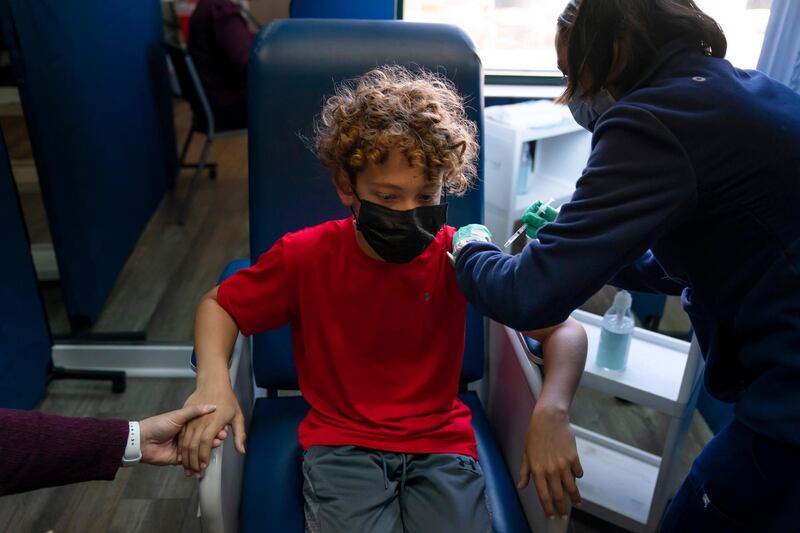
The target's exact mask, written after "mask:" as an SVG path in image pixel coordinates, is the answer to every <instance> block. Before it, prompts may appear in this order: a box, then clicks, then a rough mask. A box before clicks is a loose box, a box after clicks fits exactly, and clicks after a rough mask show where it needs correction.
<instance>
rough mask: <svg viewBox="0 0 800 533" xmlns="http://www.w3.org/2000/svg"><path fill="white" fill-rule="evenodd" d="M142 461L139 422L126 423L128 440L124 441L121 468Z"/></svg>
mask: <svg viewBox="0 0 800 533" xmlns="http://www.w3.org/2000/svg"><path fill="white" fill-rule="evenodd" d="M141 460H142V439H141V433H140V431H139V422H128V440H127V441H125V455H123V456H122V466H133V465H135V464H139V461H141Z"/></svg>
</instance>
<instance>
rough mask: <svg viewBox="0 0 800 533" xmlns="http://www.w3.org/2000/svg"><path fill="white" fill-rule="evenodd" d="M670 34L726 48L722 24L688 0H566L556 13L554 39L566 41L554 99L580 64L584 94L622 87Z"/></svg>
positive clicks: (721, 53)
mask: <svg viewBox="0 0 800 533" xmlns="http://www.w3.org/2000/svg"><path fill="white" fill-rule="evenodd" d="M675 40H681V41H683V42H685V43H687V44H688V45H690V46H696V47H697V49H698V50H701V51H702V52H704V53H706V54H708V55H711V56H714V57H725V52H726V51H727V49H728V42H727V40H726V39H725V34H724V33H723V31H722V28H720V26H719V24H717V22H716V21H715V20H714V19H713V18H711V17H710V16H708V15H706V14H705V13H704V12H703V11H701V10H700V8H699V7H697V4H695V2H694V1H693V0H570V2H569V4H567V7H566V8H565V9H564V11H563V13H561V15H560V16H559V17H558V34H557V36H556V41H557V43H558V44H559V46H563V45H566V47H567V64H566V65H561V67H562V68H564V70H565V71H566V72H565V73H566V75H567V88H566V90H565V91H564V93H563V94H562V95H561V97H560V98H559V101H560V102H564V103H565V102H567V101H569V99H570V98H572V96H573V94H575V91H576V88H577V83H578V80H579V78H580V76H581V72H582V71H583V69H588V71H589V74H590V77H591V80H592V83H591V86H589V87H583V89H584V91H585V94H586V95H587V96H591V95H593V94H595V93H597V91H599V90H600V89H601V88H603V87H607V86H609V85H612V86H615V87H618V88H619V89H620V90H621V91H622V92H627V91H628V90H629V89H631V88H632V87H633V85H634V84H635V83H636V82H637V81H639V79H641V77H642V76H644V75H645V73H646V71H647V68H648V67H649V66H650V65H651V63H652V62H653V60H654V59H655V57H656V54H657V52H658V50H659V48H661V47H662V46H664V45H665V44H667V43H669V42H671V41H675ZM615 43H617V44H616V47H617V51H616V52H615ZM615 53H616V55H618V57H619V58H620V62H619V64H617V65H615Z"/></svg>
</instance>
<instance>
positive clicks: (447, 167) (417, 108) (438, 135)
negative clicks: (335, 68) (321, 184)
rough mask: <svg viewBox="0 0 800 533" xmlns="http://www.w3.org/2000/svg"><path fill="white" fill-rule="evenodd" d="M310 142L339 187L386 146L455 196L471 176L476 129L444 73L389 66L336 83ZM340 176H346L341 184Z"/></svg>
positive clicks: (377, 160)
mask: <svg viewBox="0 0 800 533" xmlns="http://www.w3.org/2000/svg"><path fill="white" fill-rule="evenodd" d="M314 132H315V139H314V148H315V150H316V153H317V156H318V157H319V159H320V160H321V161H322V163H323V164H324V165H325V166H327V167H328V168H330V169H331V170H332V171H333V172H334V179H336V180H337V182H338V183H339V184H340V186H349V185H351V184H354V183H355V177H356V174H358V173H359V172H360V171H362V170H363V169H364V168H365V167H366V166H367V164H368V163H369V162H372V163H373V164H381V163H383V162H385V161H386V159H387V157H388V156H389V153H390V152H391V151H392V150H399V151H400V152H401V153H402V154H403V155H405V157H406V159H407V160H408V164H409V165H410V166H411V167H412V168H416V169H421V170H422V171H423V173H424V175H425V177H426V178H427V179H429V180H432V181H439V180H440V179H441V182H442V184H443V186H444V189H445V191H447V192H448V193H450V194H455V195H462V194H464V193H465V192H466V191H467V190H468V189H469V188H470V186H471V184H472V182H473V180H474V179H475V177H476V174H477V169H476V164H475V161H476V158H477V155H478V142H477V141H476V137H477V127H476V126H475V123H474V122H472V121H471V120H469V119H468V118H467V117H466V114H465V112H464V100H463V98H461V96H459V94H458V92H457V91H456V89H455V86H454V85H453V84H452V83H451V82H450V81H449V80H448V79H447V78H445V77H444V76H442V75H439V74H435V73H433V72H430V71H427V70H424V69H419V70H417V71H415V72H412V71H410V70H409V69H407V68H404V67H401V66H397V65H384V66H381V67H378V68H375V69H373V70H370V71H369V72H367V73H366V74H364V75H363V76H361V77H360V78H358V79H356V80H349V81H347V82H344V83H342V84H341V85H339V86H338V87H337V88H336V92H335V94H334V95H333V96H330V97H329V98H328V99H327V100H326V101H325V105H324V106H323V108H322V113H321V114H320V116H319V117H318V118H317V120H316V122H315V124H314ZM343 180H349V183H347V182H346V181H343Z"/></svg>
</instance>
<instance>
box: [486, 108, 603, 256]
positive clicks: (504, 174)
mask: <svg viewBox="0 0 800 533" xmlns="http://www.w3.org/2000/svg"><path fill="white" fill-rule="evenodd" d="M484 132H485V136H486V137H485V154H484V155H485V157H484V164H485V167H484V176H485V187H484V191H485V192H484V194H485V199H486V200H485V202H486V206H485V207H486V210H485V216H486V226H488V228H489V230H490V231H491V232H492V235H493V236H494V240H495V243H498V244H502V243H503V242H505V240H506V239H507V238H508V237H509V236H510V235H511V233H512V232H513V231H514V229H515V228H514V222H515V221H516V220H519V218H520V217H521V216H522V213H524V212H525V210H526V209H527V208H528V207H530V205H531V204H532V203H533V202H535V201H536V200H542V201H545V202H546V201H547V200H549V199H550V198H553V199H554V200H555V201H554V202H553V206H554V207H559V206H560V205H561V204H563V203H564V202H566V201H567V200H569V199H570V197H571V196H572V192H573V191H574V190H575V182H576V181H577V180H578V178H579V177H580V175H581V172H582V171H583V169H584V167H585V166H586V161H587V159H588V158H589V152H590V149H591V146H590V145H591V134H590V133H589V132H588V131H586V130H584V129H583V128H582V127H581V126H579V125H578V124H577V123H576V122H575V121H574V120H573V119H572V115H570V112H569V109H568V108H567V107H566V106H561V105H557V104H554V103H552V102H550V101H544V100H543V101H538V102H525V103H523V104H512V105H508V106H493V107H489V108H487V109H486V120H485V121H484Z"/></svg>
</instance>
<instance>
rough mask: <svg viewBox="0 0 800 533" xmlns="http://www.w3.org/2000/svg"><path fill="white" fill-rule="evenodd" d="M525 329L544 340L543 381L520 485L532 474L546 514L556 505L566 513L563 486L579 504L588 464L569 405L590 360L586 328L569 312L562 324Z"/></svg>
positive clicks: (525, 482)
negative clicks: (580, 455)
mask: <svg viewBox="0 0 800 533" xmlns="http://www.w3.org/2000/svg"><path fill="white" fill-rule="evenodd" d="M524 333H525V335H527V336H529V337H531V338H533V339H536V340H537V341H539V342H540V343H542V347H543V351H544V385H543V387H542V394H541V397H540V398H539V399H538V400H537V401H536V406H535V407H534V408H533V415H532V416H531V422H530V425H529V426H528V433H527V435H526V437H525V449H524V451H523V454H522V466H521V467H520V479H519V483H518V485H517V486H518V488H520V489H523V488H525V487H526V486H527V485H528V479H529V478H533V483H534V486H535V487H536V492H537V493H538V495H539V501H540V502H541V504H542V508H543V509H544V511H545V513H546V514H547V516H548V517H549V518H553V517H554V516H555V513H556V511H557V512H558V513H559V514H560V515H561V517H562V518H566V517H567V505H566V501H565V498H564V492H566V493H567V494H569V496H570V498H571V499H572V502H573V503H574V504H576V505H577V504H580V502H581V496H580V493H579V492H578V488H577V486H576V484H575V478H579V477H581V476H583V468H582V467H581V463H580V460H579V459H578V451H577V448H576V444H575V435H574V433H573V432H572V428H571V427H570V425H569V408H570V405H571V404H572V398H573V397H574V396H575V391H576V390H577V388H578V383H579V382H580V379H581V375H582V374H583V368H584V365H585V364H586V344H587V343H586V332H585V331H584V329H583V327H582V326H581V325H580V324H579V323H578V322H577V321H576V320H574V319H572V318H569V319H567V321H566V322H564V323H562V324H559V325H558V326H553V327H550V328H545V329H540V330H535V331H527V332H524ZM548 487H549V488H548ZM551 495H552V499H551ZM553 503H555V506H554V505H553Z"/></svg>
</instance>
